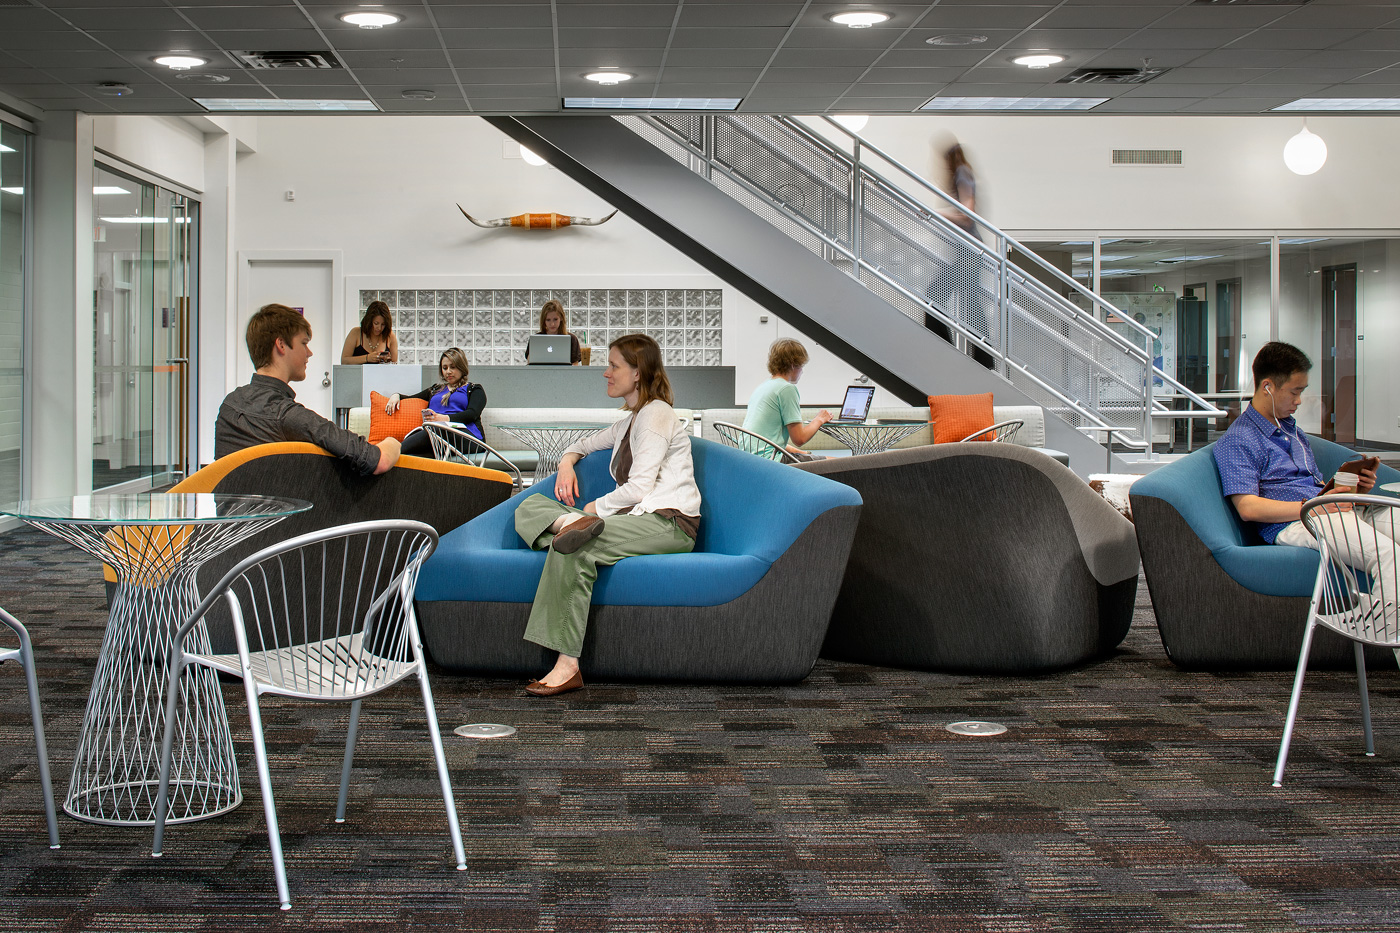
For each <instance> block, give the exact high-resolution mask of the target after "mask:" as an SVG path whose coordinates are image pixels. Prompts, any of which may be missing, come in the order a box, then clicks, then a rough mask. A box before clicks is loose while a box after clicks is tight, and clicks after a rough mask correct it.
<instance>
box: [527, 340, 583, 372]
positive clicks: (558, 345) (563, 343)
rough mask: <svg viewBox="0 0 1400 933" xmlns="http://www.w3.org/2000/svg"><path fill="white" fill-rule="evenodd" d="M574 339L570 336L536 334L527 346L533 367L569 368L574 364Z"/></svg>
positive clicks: (529, 360)
mask: <svg viewBox="0 0 1400 933" xmlns="http://www.w3.org/2000/svg"><path fill="white" fill-rule="evenodd" d="M573 346H574V341H573V338H572V337H570V336H569V335H568V334H558V335H556V334H534V335H533V336H531V337H530V342H529V343H528V344H526V345H525V352H526V353H527V354H528V355H529V359H528V360H527V361H526V362H528V363H529V364H530V365H531V366H568V365H569V364H570V363H572V362H573V360H572V359H570V357H572V356H573Z"/></svg>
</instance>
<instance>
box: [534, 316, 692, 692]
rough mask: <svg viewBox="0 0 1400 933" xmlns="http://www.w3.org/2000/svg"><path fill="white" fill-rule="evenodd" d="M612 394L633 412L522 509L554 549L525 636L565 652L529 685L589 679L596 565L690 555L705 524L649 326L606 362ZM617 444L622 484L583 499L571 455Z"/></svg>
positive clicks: (537, 542) (538, 537)
mask: <svg viewBox="0 0 1400 933" xmlns="http://www.w3.org/2000/svg"><path fill="white" fill-rule="evenodd" d="M603 376H604V378H605V379H606V380H607V383H608V395H609V396H610V397H611V398H620V399H622V400H623V407H624V408H626V409H627V411H628V412H629V414H628V415H627V416H626V417H625V418H623V419H621V420H620V421H618V422H617V423H616V424H614V425H611V426H609V427H607V428H604V429H603V430H601V431H599V432H598V433H597V434H594V435H592V436H591V437H587V438H584V439H583V440H581V441H579V442H578V443H577V444H574V445H573V446H572V447H570V448H569V449H568V450H566V451H565V452H564V456H563V458H562V459H561V460H560V462H559V472H558V474H556V476H555V480H554V493H555V495H557V496H558V497H559V501H557V502H556V501H555V500H553V499H551V498H549V497H548V496H545V495H541V494H540V493H535V494H534V495H531V496H526V497H525V499H524V500H523V501H522V502H521V503H520V505H519V506H517V507H516V510H515V530H516V533H517V534H519V535H520V537H521V538H522V539H523V540H524V541H525V543H527V544H528V545H530V547H532V548H535V549H536V550H538V549H541V548H548V549H549V555H548V557H547V558H546V559H545V564H544V573H543V574H542V575H541V576H540V584H539V588H538V589H536V591H535V602H534V605H533V606H532V607H531V609H530V621H529V623H528V624H527V625H526V626H525V640H526V641H532V642H534V643H536V644H538V645H543V646H544V647H546V648H549V649H550V650H552V651H557V652H559V659H558V661H557V662H555V665H554V667H553V669H552V670H550V672H549V673H548V674H546V675H544V677H542V678H540V679H539V680H534V681H531V682H530V683H529V684H528V685H527V686H526V687H525V689H526V690H527V691H529V692H530V693H532V694H534V695H535V696H555V695H557V694H560V693H567V692H569V691H570V690H577V689H578V688H579V687H582V686H583V676H582V674H580V672H579V666H578V656H579V652H580V651H582V649H583V635H584V632H585V631H586V629H587V628H588V608H589V604H590V602H591V601H592V597H593V584H594V581H596V580H597V579H598V567H599V565H603V566H607V565H610V564H615V563H617V562H618V561H619V560H622V559H623V558H625V557H635V556H638V555H641V554H684V553H687V552H689V551H690V550H692V549H693V548H694V547H695V536H696V535H697V534H698V533H699V530H700V489H699V487H697V486H696V485H695V467H694V464H693V463H692V462H691V459H690V435H689V433H688V432H687V431H686V430H685V428H684V427H683V426H682V424H681V422H680V420H679V419H678V418H677V417H676V412H675V409H673V408H672V407H671V402H672V395H671V382H670V380H669V379H667V378H666V368H665V367H664V366H663V365H662V363H661V348H660V347H659V346H657V343H656V341H655V340H653V339H651V338H650V337H648V336H647V335H646V334H628V335H626V336H624V337H619V338H617V339H616V340H614V341H613V342H612V344H611V345H609V347H608V365H607V368H606V369H605V370H604V371H603ZM608 448H611V449H612V452H613V453H612V460H611V464H610V470H611V472H612V476H613V479H614V480H616V481H617V488H616V489H614V490H613V491H612V492H610V493H608V494H607V495H604V496H598V497H597V498H595V499H593V500H592V501H591V502H588V503H587V504H585V505H583V507H582V508H575V507H574V506H575V503H576V502H579V501H581V500H582V499H583V493H582V492H581V491H580V489H579V483H578V477H577V476H576V475H575V474H574V464H575V463H577V462H578V461H579V460H580V459H582V458H583V457H585V456H587V455H588V454H590V453H592V452H593V451H595V450H606V449H608Z"/></svg>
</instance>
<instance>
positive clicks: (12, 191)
mask: <svg viewBox="0 0 1400 933" xmlns="http://www.w3.org/2000/svg"><path fill="white" fill-rule="evenodd" d="M0 191H3V192H5V193H6V194H24V189H23V188H0Z"/></svg>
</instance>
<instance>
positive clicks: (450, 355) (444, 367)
mask: <svg viewBox="0 0 1400 933" xmlns="http://www.w3.org/2000/svg"><path fill="white" fill-rule="evenodd" d="M438 372H439V373H441V374H442V381H441V382H439V383H438V384H437V385H434V386H430V387H428V388H426V389H424V390H423V391H422V392H419V393H417V394H416V395H410V396H408V397H409V398H421V399H423V400H424V401H426V402H427V403H428V407H427V408H425V409H423V423H424V424H427V423H429V422H433V421H437V422H443V421H450V422H451V423H453V424H456V425H460V426H461V427H463V428H465V429H466V430H467V431H468V432H469V433H470V434H472V435H473V436H475V437H477V438H478V439H480V438H482V433H481V413H482V411H483V410H485V408H486V390H485V389H483V388H482V387H481V386H479V385H476V384H474V383H471V382H468V381H467V355H466V354H465V353H463V352H462V351H461V350H459V349H457V348H456V347H451V348H450V349H447V350H444V351H443V352H442V357H441V358H440V359H439V360H438ZM400 401H401V399H400V398H399V396H398V393H397V392H396V393H394V394H393V395H391V396H389V401H388V402H387V403H386V404H385V405H384V411H385V413H386V414H390V415H392V414H393V413H394V412H396V411H398V410H399V402H400ZM402 453H403V454H404V455H406V456H410V457H431V456H432V455H433V444H432V441H431V440H430V439H429V438H428V432H427V431H424V430H423V429H422V428H414V429H413V430H412V431H409V432H408V436H407V437H405V438H404V440H403V450H402Z"/></svg>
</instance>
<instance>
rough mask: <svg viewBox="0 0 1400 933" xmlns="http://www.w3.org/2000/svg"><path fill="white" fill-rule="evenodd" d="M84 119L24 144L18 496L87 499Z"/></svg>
mask: <svg viewBox="0 0 1400 933" xmlns="http://www.w3.org/2000/svg"><path fill="white" fill-rule="evenodd" d="M92 158H93V138H92V117H91V116H89V115H87V114H84V113H79V112H76V111H58V112H55V111H51V112H49V113H47V114H45V115H44V119H43V122H41V123H40V124H39V132H38V134H37V135H36V137H35V139H34V177H33V181H32V184H33V187H34V197H33V199H32V200H31V201H30V203H31V204H32V205H33V207H34V257H33V270H34V275H33V279H32V281H33V301H32V302H31V305H30V307H31V315H30V319H29V328H28V344H29V346H28V352H27V365H26V366H25V370H26V373H27V376H28V380H29V383H28V393H27V397H28V407H29V412H28V421H29V424H30V430H29V443H28V444H27V445H26V447H25V458H26V461H27V467H26V468H27V470H28V490H29V492H28V494H29V495H30V496H34V497H42V496H68V495H77V494H81V493H86V492H91V491H92V418H93V407H92V406H93V290H92V289H93V283H92V268H93V262H92V251H93V248H92V229H93V225H92Z"/></svg>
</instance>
